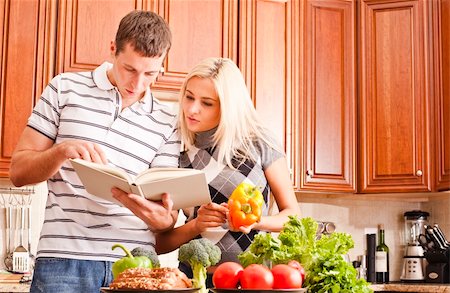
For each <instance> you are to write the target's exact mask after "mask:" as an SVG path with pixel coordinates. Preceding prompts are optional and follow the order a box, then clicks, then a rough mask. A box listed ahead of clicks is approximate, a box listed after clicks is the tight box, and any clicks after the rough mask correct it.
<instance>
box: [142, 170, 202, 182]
mask: <svg viewBox="0 0 450 293" xmlns="http://www.w3.org/2000/svg"><path fill="white" fill-rule="evenodd" d="M201 173H203V172H202V171H199V170H196V169H189V168H150V169H148V170H145V171H144V172H142V173H141V174H139V175H138V176H137V177H136V179H135V182H136V184H142V183H146V182H150V181H158V180H166V179H171V178H177V177H183V176H188V175H194V174H201Z"/></svg>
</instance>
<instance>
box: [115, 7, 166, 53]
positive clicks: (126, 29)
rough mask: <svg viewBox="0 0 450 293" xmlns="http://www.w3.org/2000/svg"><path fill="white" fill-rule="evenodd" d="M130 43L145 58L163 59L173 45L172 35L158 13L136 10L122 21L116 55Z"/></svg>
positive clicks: (118, 33) (117, 34) (118, 31)
mask: <svg viewBox="0 0 450 293" xmlns="http://www.w3.org/2000/svg"><path fill="white" fill-rule="evenodd" d="M128 43H129V44H130V45H131V46H132V47H133V48H134V50H135V51H136V52H139V53H141V54H142V55H143V56H145V57H161V56H162V55H163V54H166V53H167V52H168V51H169V49H170V46H171V45H172V34H171V32H170V28H169V26H168V24H167V23H166V21H165V20H164V18H162V17H161V16H159V15H158V14H157V13H154V12H151V11H143V10H134V11H132V12H130V13H128V14H127V15H125V16H124V17H123V18H122V20H121V21H120V24H119V28H118V30H117V33H116V55H118V54H119V53H120V52H121V51H123V50H124V48H125V45H126V44H128Z"/></svg>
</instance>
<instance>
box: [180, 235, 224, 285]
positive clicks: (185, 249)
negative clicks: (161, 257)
mask: <svg viewBox="0 0 450 293" xmlns="http://www.w3.org/2000/svg"><path fill="white" fill-rule="evenodd" d="M221 257H222V252H221V251H220V248H219V247H218V246H217V245H215V244H214V243H212V242H211V241H210V240H208V239H206V238H200V239H193V240H191V241H189V242H188V243H186V244H183V245H181V246H180V249H179V251H178V260H179V261H180V262H186V263H189V265H190V266H191V269H192V273H193V280H192V281H193V285H194V287H196V288H200V291H199V292H200V293H206V292H208V289H206V268H207V267H209V266H213V265H215V264H216V263H218V262H219V261H220V258H221Z"/></svg>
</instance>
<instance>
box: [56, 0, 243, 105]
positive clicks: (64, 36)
mask: <svg viewBox="0 0 450 293" xmlns="http://www.w3.org/2000/svg"><path fill="white" fill-rule="evenodd" d="M133 9H144V10H150V11H155V12H157V13H158V14H159V15H161V16H163V17H164V18H165V19H166V21H167V22H168V24H169V26H170V28H171V30H172V34H173V40H172V47H171V49H170V51H169V54H168V56H167V58H166V60H165V62H164V68H165V71H164V74H161V75H160V76H159V77H158V79H157V81H156V83H155V84H154V85H153V87H152V89H153V90H154V93H155V94H156V95H157V96H158V97H161V98H162V99H165V98H167V99H168V100H171V101H175V100H176V99H177V92H178V90H179V89H180V87H181V84H182V82H183V80H184V77H185V76H186V74H187V72H188V71H189V70H190V69H191V68H192V67H193V66H194V65H195V64H196V63H197V62H199V61H200V60H201V59H203V58H206V57H211V56H221V57H230V58H232V59H233V60H235V61H236V59H237V57H236V56H237V52H236V48H237V35H236V33H237V1H208V0H192V1H180V0H140V1H133V0H117V1H107V0H92V1H80V0H65V1H61V5H60V19H59V29H60V34H59V41H58V44H59V50H58V66H57V68H58V72H63V71H82V70H92V69H94V68H95V67H97V66H98V65H100V64H101V63H103V62H104V61H105V60H110V58H109V54H110V53H109V44H110V42H111V41H112V40H114V37H115V33H116V31H117V27H118V25H119V22H120V19H121V18H122V17H123V16H125V15H126V14H127V13H128V12H130V11H131V10H133Z"/></svg>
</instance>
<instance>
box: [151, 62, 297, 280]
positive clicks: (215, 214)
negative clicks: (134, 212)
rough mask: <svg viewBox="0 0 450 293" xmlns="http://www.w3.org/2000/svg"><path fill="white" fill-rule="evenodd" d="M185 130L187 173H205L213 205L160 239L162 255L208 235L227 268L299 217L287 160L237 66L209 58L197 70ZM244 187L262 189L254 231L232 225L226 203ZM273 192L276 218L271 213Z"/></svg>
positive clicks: (186, 90) (190, 83)
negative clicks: (261, 237)
mask: <svg viewBox="0 0 450 293" xmlns="http://www.w3.org/2000/svg"><path fill="white" fill-rule="evenodd" d="M179 126H180V131H181V135H182V140H183V143H184V146H185V151H184V152H183V153H182V154H181V157H180V167H184V168H194V169H201V170H203V171H205V173H206V177H207V180H208V184H209V190H210V194H211V198H212V201H213V202H212V203H210V204H207V205H203V206H201V207H199V208H195V209H192V210H188V211H184V212H185V214H186V216H187V220H186V223H185V224H184V225H182V226H180V227H178V228H175V229H172V230H169V231H166V232H163V233H159V234H158V235H157V236H156V243H157V244H156V250H157V252H158V253H166V252H170V251H172V250H174V249H176V248H178V247H180V246H181V245H182V244H184V243H186V242H188V241H190V240H191V239H193V238H197V237H199V236H201V237H206V238H209V239H210V240H213V242H215V243H216V244H217V245H218V246H219V247H220V248H221V250H222V260H221V262H224V261H237V255H238V254H239V253H241V252H242V251H244V250H245V249H246V248H247V247H248V245H249V244H250V242H251V240H252V239H253V237H254V235H255V234H256V233H258V231H279V230H281V228H282V226H283V223H284V222H286V221H287V220H288V215H299V214H300V209H299V206H298V203H297V200H296V197H295V194H294V191H293V188H292V183H291V181H290V177H289V171H288V167H287V163H286V158H285V155H284V153H283V152H282V151H281V150H280V148H279V147H278V146H277V145H276V144H275V142H274V138H273V137H272V136H271V135H270V132H269V130H268V129H266V128H265V127H264V126H263V124H262V123H261V121H259V119H258V115H257V113H256V110H255V108H254V106H253V104H252V101H251V99H250V96H249V94H248V90H247V87H246V85H245V82H244V79H243V77H242V74H241V72H240V71H239V68H238V67H237V66H236V65H235V64H234V63H233V61H231V60H230V59H226V58H207V59H205V60H203V61H201V62H200V63H199V64H198V65H197V66H195V67H194V68H193V69H192V71H191V72H190V73H189V74H188V76H187V77H186V80H185V82H184V84H183V87H182V89H181V94H180V112H179ZM243 181H245V182H248V183H251V184H253V185H255V186H258V187H261V191H262V193H263V196H264V201H265V207H264V210H263V217H262V218H261V220H260V221H259V222H258V223H255V224H253V225H251V226H248V227H243V226H242V227H232V225H231V224H230V222H229V221H227V218H228V217H229V215H228V208H227V204H226V202H227V201H228V197H229V196H230V195H231V193H232V192H233V190H234V189H235V188H236V186H238V185H239V184H240V183H241V182H243ZM270 193H272V194H273V197H274V199H275V201H276V204H277V206H278V209H279V213H277V214H276V215H268V207H269V204H270V203H269V199H270V196H269V194H270ZM227 223H228V225H227ZM181 268H182V269H183V271H185V272H186V268H183V264H181ZM188 275H189V274H188Z"/></svg>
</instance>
